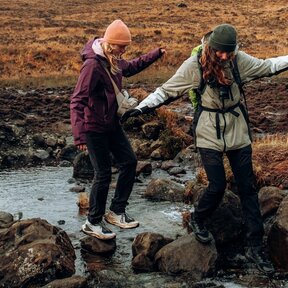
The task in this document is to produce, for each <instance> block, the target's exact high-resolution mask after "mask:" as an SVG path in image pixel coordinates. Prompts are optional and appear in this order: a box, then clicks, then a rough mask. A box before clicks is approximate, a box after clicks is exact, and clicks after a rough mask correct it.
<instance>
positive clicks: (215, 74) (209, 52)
mask: <svg viewBox="0 0 288 288" xmlns="http://www.w3.org/2000/svg"><path fill="white" fill-rule="evenodd" d="M234 57H235V54H234V53H233V52H232V53H230V54H229V57H228V60H227V61H231V60H232V59H233V58H234ZM200 64H201V66H202V70H203V78H204V80H205V81H209V80H210V79H215V80H216V81H217V82H218V83H219V84H221V85H230V84H231V79H229V78H227V76H226V75H225V70H224V67H223V62H221V60H220V59H219V58H218V57H217V55H216V50H215V49H214V48H212V47H210V46H209V45H205V46H204V48H203V51H202V55H201V57H200Z"/></svg>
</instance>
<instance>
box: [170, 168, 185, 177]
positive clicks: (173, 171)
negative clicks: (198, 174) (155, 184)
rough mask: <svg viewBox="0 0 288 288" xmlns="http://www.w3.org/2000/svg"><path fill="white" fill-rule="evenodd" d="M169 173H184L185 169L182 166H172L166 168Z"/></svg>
mask: <svg viewBox="0 0 288 288" xmlns="http://www.w3.org/2000/svg"><path fill="white" fill-rule="evenodd" d="M168 173H169V174H170V175H178V174H186V170H185V169H184V168H182V167H173V168H171V169H169V170H168Z"/></svg>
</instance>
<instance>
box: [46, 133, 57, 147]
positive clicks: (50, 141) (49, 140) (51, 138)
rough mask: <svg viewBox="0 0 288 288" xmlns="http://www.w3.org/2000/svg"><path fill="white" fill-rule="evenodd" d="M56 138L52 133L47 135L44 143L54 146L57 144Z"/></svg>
mask: <svg viewBox="0 0 288 288" xmlns="http://www.w3.org/2000/svg"><path fill="white" fill-rule="evenodd" d="M57 142H58V140H57V138H56V136H54V135H50V136H47V138H46V139H45V143H46V145H47V146H48V147H55V146H56V145H57Z"/></svg>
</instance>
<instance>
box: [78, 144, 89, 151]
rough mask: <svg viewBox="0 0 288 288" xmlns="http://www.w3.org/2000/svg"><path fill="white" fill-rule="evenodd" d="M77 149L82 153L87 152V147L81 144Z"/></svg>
mask: <svg viewBox="0 0 288 288" xmlns="http://www.w3.org/2000/svg"><path fill="white" fill-rule="evenodd" d="M77 148H78V149H79V150H81V151H87V146H86V144H80V145H77Z"/></svg>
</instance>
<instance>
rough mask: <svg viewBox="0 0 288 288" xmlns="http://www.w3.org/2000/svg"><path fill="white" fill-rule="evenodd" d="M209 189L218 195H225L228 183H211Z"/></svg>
mask: <svg viewBox="0 0 288 288" xmlns="http://www.w3.org/2000/svg"><path fill="white" fill-rule="evenodd" d="M207 189H208V190H209V191H211V192H212V193H215V194H217V195H223V194H224V192H225V189H226V182H225V181H221V182H209V185H208V187H207Z"/></svg>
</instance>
